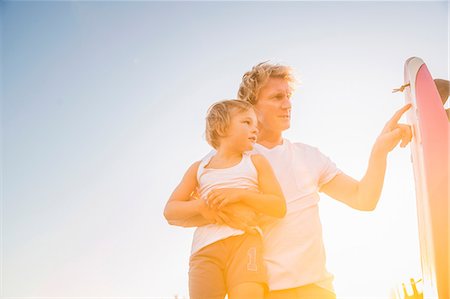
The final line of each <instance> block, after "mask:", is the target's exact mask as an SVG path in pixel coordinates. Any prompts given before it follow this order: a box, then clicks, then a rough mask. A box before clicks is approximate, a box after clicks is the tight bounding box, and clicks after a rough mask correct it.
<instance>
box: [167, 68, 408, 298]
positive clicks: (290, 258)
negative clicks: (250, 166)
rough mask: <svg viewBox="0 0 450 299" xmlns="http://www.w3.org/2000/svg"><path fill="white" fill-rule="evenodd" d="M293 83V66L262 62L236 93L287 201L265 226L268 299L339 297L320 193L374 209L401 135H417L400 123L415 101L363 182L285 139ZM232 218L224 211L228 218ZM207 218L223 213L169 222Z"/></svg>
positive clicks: (381, 145) (377, 151)
mask: <svg viewBox="0 0 450 299" xmlns="http://www.w3.org/2000/svg"><path fill="white" fill-rule="evenodd" d="M294 81H295V80H294V78H293V76H292V71H291V69H290V68H289V67H287V66H283V65H275V64H270V63H267V62H263V63H260V64H258V65H256V66H254V67H253V68H252V70H250V71H249V72H247V73H245V74H244V76H243V78H242V83H241V85H240V88H239V92H238V98H239V99H241V100H244V101H248V102H250V103H251V104H252V105H253V106H254V108H255V111H256V113H257V117H258V129H259V133H258V140H257V144H256V145H255V151H256V152H258V153H260V154H262V155H264V156H265V157H266V158H267V159H268V161H269V162H270V164H271V166H272V168H273V170H274V172H275V175H276V176H277V179H278V181H279V183H280V185H281V188H282V190H283V194H284V196H285V198H286V205H287V213H286V216H285V217H284V218H283V219H281V220H277V221H275V222H272V223H270V224H268V226H267V227H265V228H264V246H265V248H264V255H265V256H264V259H265V264H266V266H267V272H268V278H269V288H270V292H269V294H268V296H267V298H268V299H307V298H308V299H309V298H311V299H329V298H330V299H333V298H336V295H335V294H334V291H333V286H332V275H331V274H330V273H328V272H327V270H326V267H325V250H324V246H323V240H322V228H321V223H320V218H319V212H318V201H319V194H318V192H319V191H321V192H325V193H326V194H327V195H329V196H331V197H332V198H334V199H336V200H338V201H341V202H343V203H345V204H347V205H348V206H350V207H352V208H354V209H358V210H363V211H371V210H373V209H375V207H376V205H377V202H378V200H379V197H380V194H381V190H382V187H383V181H384V175H385V171H386V161H387V155H388V153H389V152H390V151H391V150H392V149H394V148H395V147H396V146H397V144H398V143H399V142H400V141H402V142H401V145H400V146H401V147H405V146H406V145H407V144H408V143H409V142H410V140H411V137H412V135H411V129H410V127H409V126H407V125H403V124H398V121H399V119H400V118H401V116H402V115H403V113H404V112H405V111H407V110H408V109H409V108H410V105H406V106H404V107H403V108H401V109H400V110H398V111H397V112H396V113H395V114H394V116H393V117H392V119H391V120H389V121H388V122H387V123H386V125H385V127H384V128H383V130H382V132H381V134H380V135H379V136H378V138H377V140H376V141H375V143H374V145H373V148H372V152H371V155H370V158H369V165H368V168H367V171H366V173H365V175H364V177H363V178H362V179H361V180H359V181H358V180H355V179H353V178H351V177H350V176H348V175H346V174H345V173H343V172H342V171H341V170H339V169H338V168H337V167H336V166H335V164H334V163H333V162H331V161H330V160H329V159H328V158H327V157H326V156H324V155H323V154H322V153H320V152H319V150H317V149H316V148H314V147H311V146H308V145H305V144H301V143H291V142H290V141H289V140H287V139H284V138H283V132H284V131H285V130H287V129H288V128H289V127H290V122H291V105H292V103H291V95H292V91H293V87H292V85H293V84H292V83H293V82H294ZM222 196H223V197H227V196H232V192H230V190H224V192H223V194H222ZM241 210H242V208H240V211H241ZM231 214H232V213H231V212H230V213H229V214H228V216H230V215H231ZM240 215H242V217H241V219H232V222H234V223H233V224H230V225H232V226H233V225H234V226H236V222H239V220H241V223H240V224H242V221H244V220H246V219H247V218H245V217H244V216H245V215H244V214H240ZM222 216H224V215H222ZM219 218H220V217H219ZM228 220H229V217H226V218H225V222H226V221H228ZM208 221H210V222H214V221H217V217H214V216H211V211H210V210H206V209H203V210H199V215H198V216H196V217H192V218H190V219H187V220H185V221H182V222H175V221H172V222H170V223H172V224H176V225H182V226H200V225H202V224H204V223H206V222H208ZM244 222H245V221H244Z"/></svg>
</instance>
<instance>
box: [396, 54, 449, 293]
mask: <svg viewBox="0 0 450 299" xmlns="http://www.w3.org/2000/svg"><path fill="white" fill-rule="evenodd" d="M404 81H405V84H404V86H406V88H405V89H404V93H405V100H406V103H412V105H413V106H412V108H411V109H410V110H409V111H408V112H407V114H406V117H407V120H408V123H409V124H410V125H411V126H412V130H413V139H412V141H411V158H412V164H413V171H414V178H415V189H416V202H417V218H418V227H419V241H420V255H421V264H422V274H423V282H424V290H423V292H424V298H437V297H438V298H440V299H448V298H450V297H449V266H450V265H449V259H448V255H449V245H448V241H449V217H448V214H449V211H448V209H449V193H448V182H449V180H448V179H449V176H448V170H449V157H448V156H449V151H448V150H449V122H448V119H447V115H446V113H445V110H444V107H443V105H442V102H441V99H440V96H439V92H438V90H437V88H436V85H435V83H434V81H433V78H432V76H431V74H430V72H429V70H428V68H427V66H426V64H425V63H424V61H423V60H422V59H420V58H418V57H411V58H409V59H408V60H406V62H405V66H404ZM408 84H409V85H408Z"/></svg>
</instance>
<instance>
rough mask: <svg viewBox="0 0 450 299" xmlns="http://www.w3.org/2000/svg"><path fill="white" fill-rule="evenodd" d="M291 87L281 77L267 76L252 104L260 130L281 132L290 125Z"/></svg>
mask: <svg viewBox="0 0 450 299" xmlns="http://www.w3.org/2000/svg"><path fill="white" fill-rule="evenodd" d="M291 94H292V88H291V87H290V86H289V83H288V81H287V80H285V79H283V78H269V80H268V81H267V83H266V84H265V85H264V86H263V87H262V88H261V90H260V91H259V94H258V97H257V101H256V104H255V105H254V108H255V111H256V114H257V116H258V122H259V129H260V131H266V132H274V133H281V132H282V131H284V130H286V129H288V128H289V127H290V126H291Z"/></svg>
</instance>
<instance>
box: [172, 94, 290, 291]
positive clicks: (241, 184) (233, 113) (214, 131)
mask: <svg viewBox="0 0 450 299" xmlns="http://www.w3.org/2000/svg"><path fill="white" fill-rule="evenodd" d="M257 133H258V130H257V119H256V114H255V111H254V110H253V107H252V105H251V104H249V103H247V102H244V101H240V100H226V101H221V102H218V103H216V104H214V105H212V106H211V107H210V109H209V110H208V115H207V117H206V140H207V141H208V143H209V144H210V145H211V146H212V147H214V149H215V150H216V152H215V153H214V154H211V155H208V156H207V157H205V158H204V159H203V160H201V161H197V162H195V163H194V164H192V166H191V167H190V168H189V169H188V170H187V172H186V174H185V175H184V177H183V179H182V180H181V182H180V184H179V185H178V186H177V187H176V188H175V190H174V191H173V193H172V195H171V196H170V198H169V201H168V202H167V205H166V208H165V210H164V216H165V217H166V219H167V220H168V221H169V223H172V222H174V221H175V222H176V221H178V220H183V219H188V218H190V217H192V216H194V215H198V214H199V213H200V214H201V215H203V216H204V217H205V218H208V219H211V217H215V218H216V219H218V220H219V221H218V223H217V224H208V225H204V226H200V227H198V228H197V229H196V231H195V233H194V239H193V243H192V251H191V257H190V263H189V293H190V298H191V299H200V298H208V299H216V298H217V299H219V298H220V299H222V298H224V297H225V295H226V294H228V298H230V299H239V298H242V299H247V298H255V299H257V298H261V299H262V298H263V297H264V290H265V288H266V285H267V278H266V272H265V267H264V264H263V257H262V239H261V235H260V234H259V233H254V232H253V233H252V232H249V231H248V232H246V231H244V230H241V229H238V228H234V227H231V226H227V225H224V224H221V221H220V218H219V217H218V215H220V212H221V211H223V210H225V209H226V208H227V207H229V206H232V205H236V204H238V203H239V204H245V205H247V206H249V207H251V208H253V209H254V210H255V211H256V212H258V213H262V214H265V215H269V216H273V217H278V218H281V217H283V216H284V214H285V213H286V204H285V201H284V197H283V193H282V191H281V188H280V185H279V183H278V181H277V180H276V178H275V175H274V173H273V171H272V168H271V167H270V165H269V163H268V161H267V160H266V159H265V158H264V157H263V156H261V155H252V154H250V153H249V152H248V151H251V150H252V149H253V144H254V143H255V142H256V136H257ZM193 193H198V195H199V199H198V200H191V195H192V194H193Z"/></svg>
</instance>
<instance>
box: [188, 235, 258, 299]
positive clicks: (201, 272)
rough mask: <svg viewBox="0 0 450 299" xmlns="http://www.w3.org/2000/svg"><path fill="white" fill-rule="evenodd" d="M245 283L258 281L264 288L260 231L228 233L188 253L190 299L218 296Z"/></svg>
mask: <svg viewBox="0 0 450 299" xmlns="http://www.w3.org/2000/svg"><path fill="white" fill-rule="evenodd" d="M248 282H255V283H260V284H262V285H263V286H264V288H265V290H267V273H266V269H265V266H264V260H263V245H262V238H261V235H260V234H249V233H245V234H243V235H238V236H232V237H229V238H226V239H224V240H220V241H217V242H215V243H213V244H210V245H208V246H206V247H203V248H201V249H200V250H199V251H197V252H195V253H194V254H193V255H191V258H190V261H189V295H190V298H191V299H216V298H217V299H219V298H220V299H222V298H224V297H225V294H227V293H228V291H229V290H231V289H233V287H235V286H237V285H239V284H241V283H248Z"/></svg>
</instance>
